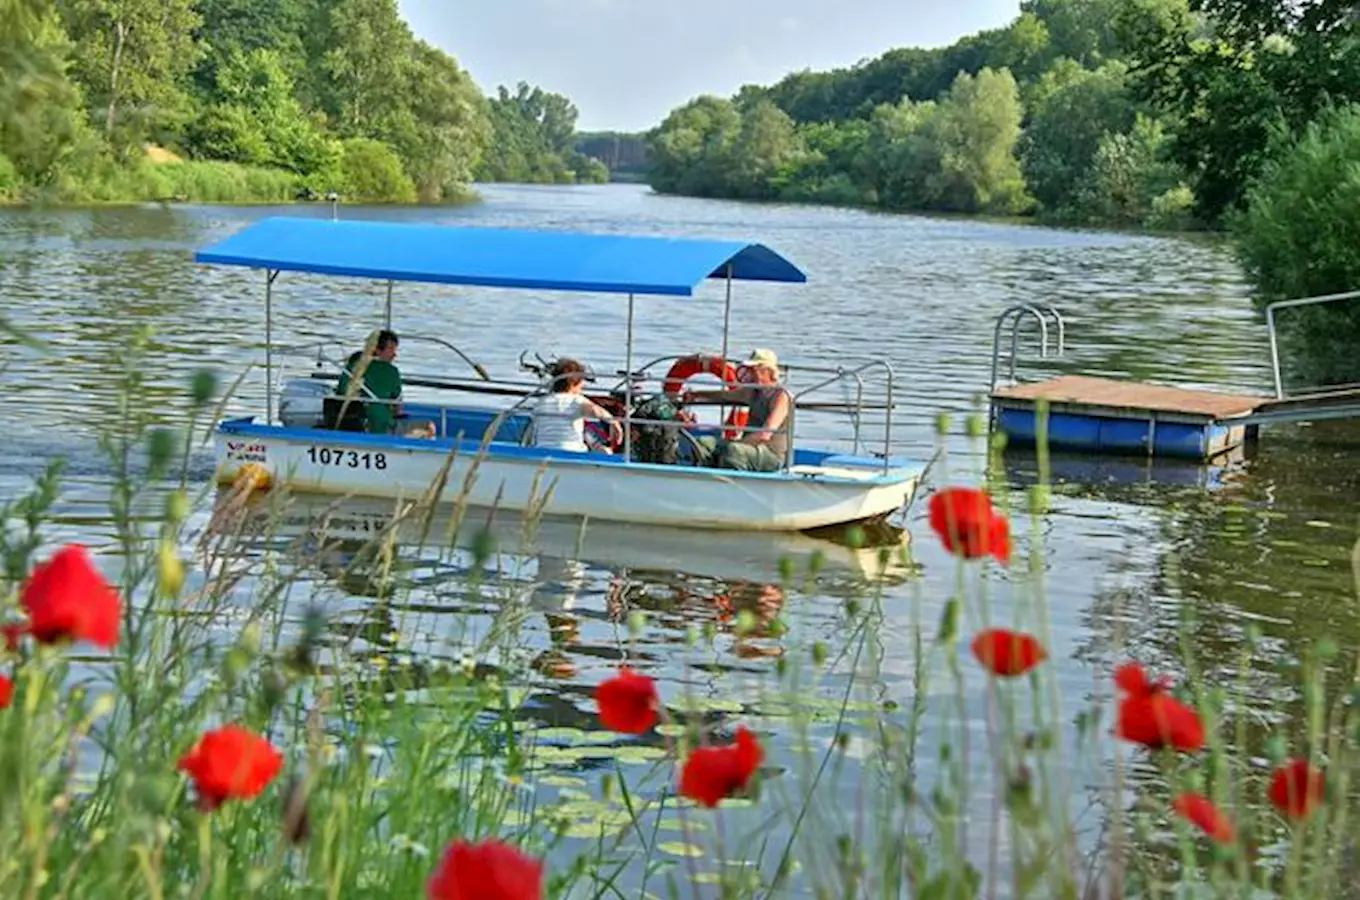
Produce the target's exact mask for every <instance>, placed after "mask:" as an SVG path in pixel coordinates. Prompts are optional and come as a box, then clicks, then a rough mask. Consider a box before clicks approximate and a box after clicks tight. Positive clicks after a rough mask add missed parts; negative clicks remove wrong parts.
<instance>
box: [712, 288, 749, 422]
mask: <svg viewBox="0 0 1360 900" xmlns="http://www.w3.org/2000/svg"><path fill="white" fill-rule="evenodd" d="M725 275H726V279H727V294H726V298H725V299H724V300H723V343H722V358H723V364H724V365H726V364H727V339H728V335H729V334H731V331H732V264H731V263H730V262H729V263H728V264H727V271H726V273H725ZM722 389H723V390H724V391H730V390H732V385H730V384H724V385H723V386H722ZM718 421H719V422H726V421H727V404H726V403H724V404H723V405H722V406H720V407H718ZM744 437H746V434H745V433H744V432H743V433H742V434H739V435H737V440H741V439H742V438H744Z"/></svg>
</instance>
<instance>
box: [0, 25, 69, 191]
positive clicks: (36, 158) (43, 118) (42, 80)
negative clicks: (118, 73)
mask: <svg viewBox="0 0 1360 900" xmlns="http://www.w3.org/2000/svg"><path fill="white" fill-rule="evenodd" d="M0 21H3V22H5V27H4V28H0V157H3V158H4V159H5V161H6V164H7V168H8V170H9V171H10V173H11V174H10V175H9V176H8V177H7V179H6V180H7V187H6V188H5V189H4V192H5V193H7V194H10V195H14V194H17V193H18V192H19V189H20V188H21V187H22V186H24V185H31V186H44V185H47V184H50V183H52V182H54V181H55V180H56V178H57V176H58V174H59V172H60V168H61V166H62V164H63V162H65V161H67V160H68V159H69V158H70V157H71V155H72V154H73V153H75V152H76V150H77V149H78V148H79V147H81V146H84V147H86V149H88V148H89V144H90V140H89V135H88V129H87V126H86V125H85V111H84V109H83V104H84V101H83V99H82V97H81V94H80V91H79V88H78V87H77V86H76V85H74V84H72V82H71V80H70V79H69V78H67V76H66V60H67V59H68V58H69V55H70V52H71V42H70V40H69V39H68V38H67V36H66V33H65V30H64V29H63V28H62V24H61V20H60V18H59V17H58V15H57V14H56V12H55V11H54V10H53V9H52V8H51V7H50V5H48V4H45V3H40V2H37V0H0Z"/></svg>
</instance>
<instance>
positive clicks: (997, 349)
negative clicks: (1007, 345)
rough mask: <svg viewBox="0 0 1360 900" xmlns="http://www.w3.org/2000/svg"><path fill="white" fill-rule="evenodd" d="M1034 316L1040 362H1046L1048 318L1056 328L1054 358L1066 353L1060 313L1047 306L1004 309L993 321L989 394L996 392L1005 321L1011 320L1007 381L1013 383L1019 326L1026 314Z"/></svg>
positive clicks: (1022, 306) (1017, 355)
mask: <svg viewBox="0 0 1360 900" xmlns="http://www.w3.org/2000/svg"><path fill="white" fill-rule="evenodd" d="M1027 313H1028V314H1029V315H1032V316H1034V319H1035V321H1036V322H1038V323H1039V358H1040V359H1047V358H1048V319H1047V318H1046V317H1049V316H1051V317H1052V319H1053V322H1054V324H1055V325H1056V326H1057V332H1058V346H1057V353H1056V354H1055V355H1056V356H1062V355H1063V354H1064V353H1065V352H1066V350H1067V324H1066V322H1064V321H1063V317H1062V313H1060V312H1058V310H1057V308H1056V307H1054V306H1052V305H1050V304H1047V303H1045V304H1038V305H1036V304H1033V303H1020V304H1016V305H1014V306H1010V307H1007V308H1006V309H1004V310H1002V312H1001V313H1000V314H999V315H998V316H997V317H996V327H995V329H994V330H993V332H992V376H991V381H990V383H989V386H988V393H993V392H995V391H996V383H997V374H998V370H999V369H1000V367H1001V329H1002V328H1003V327H1004V326H1005V324H1006V320H1007V319H1010V318H1011V317H1012V316H1013V317H1014V321H1012V322H1011V352H1010V381H1011V383H1012V384H1014V383H1015V369H1016V362H1017V360H1018V358H1019V343H1020V323H1021V321H1022V320H1023V319H1024V317H1025V315H1026V314H1027Z"/></svg>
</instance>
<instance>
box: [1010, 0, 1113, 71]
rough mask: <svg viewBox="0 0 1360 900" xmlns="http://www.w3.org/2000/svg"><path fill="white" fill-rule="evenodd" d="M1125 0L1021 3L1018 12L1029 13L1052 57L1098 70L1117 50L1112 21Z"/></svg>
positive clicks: (1054, 0)
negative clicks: (1045, 35) (1041, 28)
mask: <svg viewBox="0 0 1360 900" xmlns="http://www.w3.org/2000/svg"><path fill="white" fill-rule="evenodd" d="M1124 3H1125V0H1023V2H1022V3H1021V4H1020V9H1021V10H1022V11H1023V12H1025V13H1030V14H1032V15H1033V16H1034V17H1035V18H1037V19H1038V20H1039V21H1040V22H1042V23H1043V24H1044V27H1045V29H1046V30H1047V32H1048V40H1049V50H1050V52H1051V53H1052V56H1053V58H1055V59H1058V58H1067V59H1071V60H1075V61H1076V62H1078V63H1080V64H1081V65H1082V66H1083V67H1085V68H1092V69H1094V68H1099V67H1100V65H1101V64H1102V63H1105V62H1108V61H1109V60H1111V59H1113V58H1117V57H1118V56H1119V54H1120V51H1121V49H1122V48H1121V46H1120V41H1119V35H1118V32H1117V31H1116V27H1115V26H1116V20H1117V18H1118V14H1119V10H1120V7H1121V5H1123V4H1124Z"/></svg>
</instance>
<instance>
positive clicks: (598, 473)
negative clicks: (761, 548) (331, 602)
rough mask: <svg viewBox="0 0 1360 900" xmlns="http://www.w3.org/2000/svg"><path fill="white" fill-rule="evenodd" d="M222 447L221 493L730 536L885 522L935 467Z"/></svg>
mask: <svg viewBox="0 0 1360 900" xmlns="http://www.w3.org/2000/svg"><path fill="white" fill-rule="evenodd" d="M215 443H216V457H217V476H218V480H219V482H221V483H231V482H234V481H235V480H236V478H237V476H238V475H239V474H240V472H241V470H242V469H243V468H244V467H245V466H246V465H248V464H251V463H254V464H256V465H257V466H261V467H263V468H264V469H266V470H267V471H268V472H269V474H270V476H271V482H272V483H273V484H274V485H286V486H287V487H288V488H289V489H290V490H292V491H297V492H303V493H321V494H328V495H337V496H354V497H375V498H386V499H416V498H420V497H426V496H427V495H429V494H430V492H431V491H432V490H436V489H437V490H438V492H439V495H438V498H437V499H438V501H439V502H444V503H459V502H462V503H465V504H467V505H470V506H482V507H497V508H500V509H505V510H509V511H514V512H522V511H525V510H531V509H536V510H539V511H541V512H542V513H544V514H548V515H555V516H577V517H586V518H589V519H596V520H603V521H612V522H629V523H636V524H645V525H665V526H676V527H683V528H703V529H722V530H726V529H746V530H756V531H807V530H810V529H817V528H825V527H828V526H833V525H839V524H847V523H853V522H860V521H865V520H873V519H878V518H882V517H884V516H887V515H889V514H891V513H893V512H894V511H896V510H898V509H900V508H902V507H903V506H905V505H906V504H907V503H909V502H910V500H911V498H912V496H913V495H914V493H915V490H916V486H917V483H918V481H919V478H920V475H921V472H922V471H923V469H924V466H921V465H917V464H903V465H896V466H894V467H892V468H889V469H887V470H886V471H885V470H884V468H883V466H882V464H881V463H877V464H874V463H873V461H869V460H856V459H853V458H849V457H831V458H828V459H827V460H826V461H825V463H826V464H824V465H817V466H808V465H802V466H794V467H793V469H791V470H790V472H788V473H777V474H764V473H747V472H732V471H727V470H718V469H707V468H693V467H688V466H659V465H649V464H643V463H630V464H621V463H620V462H619V461H617V460H609V459H601V458H599V457H592V455H590V454H579V455H577V454H572V455H571V458H561V456H558V457H556V458H553V457H547V458H544V457H543V456H542V454H540V455H539V457H538V458H535V457H534V456H533V455H531V454H528V453H526V451H525V450H524V449H523V448H518V447H510V448H506V449H498V445H495V444H493V445H491V447H490V449H489V450H488V451H487V453H486V454H484V455H483V456H482V457H481V458H480V459H479V458H478V454H477V452H476V446H475V445H472V446H469V443H468V442H462V443H461V445H455V443H454V442H451V441H433V440H430V441H422V440H417V439H404V438H391V439H381V440H380V439H378V438H375V437H374V436H371V435H354V434H350V433H346V432H335V431H320V430H305V429H297V428H284V427H279V426H264V425H257V424H252V423H249V422H247V421H244V420H238V421H234V422H226V423H223V424H222V425H221V426H220V427H219V429H218V432H217V434H216V440H215ZM837 462H839V465H834V464H833V463H837ZM871 465H872V467H871ZM446 468H447V477H446V478H444V479H443V480H442V486H440V482H441V476H442V475H443V473H444V472H445V470H446Z"/></svg>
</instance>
